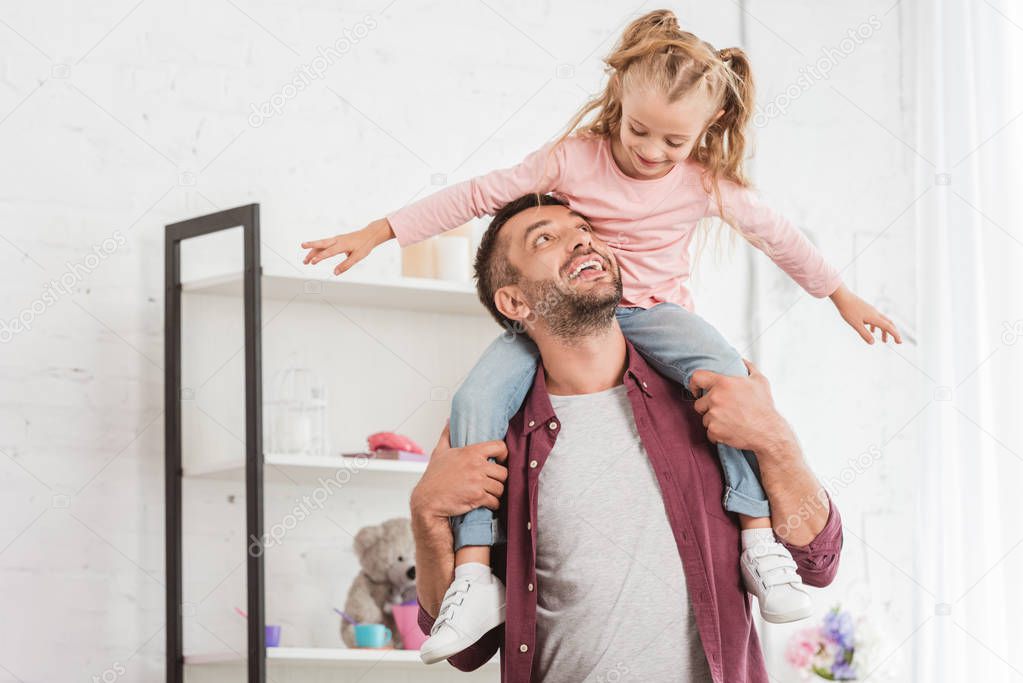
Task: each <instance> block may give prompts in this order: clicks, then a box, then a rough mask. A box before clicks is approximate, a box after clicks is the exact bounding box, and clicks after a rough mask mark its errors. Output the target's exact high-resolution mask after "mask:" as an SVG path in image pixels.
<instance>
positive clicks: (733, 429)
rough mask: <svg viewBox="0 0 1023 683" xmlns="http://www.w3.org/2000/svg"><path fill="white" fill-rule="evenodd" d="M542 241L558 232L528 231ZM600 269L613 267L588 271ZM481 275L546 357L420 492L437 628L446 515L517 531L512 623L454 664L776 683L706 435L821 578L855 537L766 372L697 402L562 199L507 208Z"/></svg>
mask: <svg viewBox="0 0 1023 683" xmlns="http://www.w3.org/2000/svg"><path fill="white" fill-rule="evenodd" d="M537 233H543V234H544V235H546V236H547V239H544V240H534V239H527V237H529V236H532V235H536V234H537ZM541 243H542V244H543V248H538V247H537V245H538V244H541ZM594 258H597V259H599V260H600V261H601V264H602V268H600V269H592V271H591V272H589V273H588V274H587V276H586V277H585V278H581V277H572V273H573V271H574V266H575V264H577V263H581V262H583V261H585V260H592V259H594ZM476 265H477V275H478V286H479V289H480V298H481V300H483V302H484V303H485V304H486V305H487V307H488V308H489V309H490V311H491V313H492V314H493V315H494V316H495V318H497V319H498V320H499V321H505V322H507V321H512V322H514V323H516V324H520V325H522V326H523V327H524V329H525V330H526V331H527V332H528V334H529V335H530V337H531V338H532V340H533V341H534V342H536V345H537V347H538V348H539V351H540V361H539V365H538V371H537V374H536V379H535V381H534V384H533V387H532V389H531V391H530V393H529V396H528V397H527V399H526V402H525V404H524V405H523V407H522V409H521V410H520V411H519V413H518V414H516V416H515V417H514V418H513V419H512V421H511V423H509V427H508V434H507V436H506V437H505V441H504V443H502V442H488V443H485V444H475V445H472V446H468V447H466V448H461V449H452V448H450V446H449V445H448V442H447V431H446V430H445V433H444V434H442V436H441V441H440V443H439V444H438V445H437V448H436V449H435V451H434V453H433V456H432V458H431V461H430V464H429V466H428V467H427V470H426V472H425V473H424V475H423V477H422V479H421V480H420V482H419V484H418V485H417V486H416V488H415V490H414V491H413V493H412V497H411V499H410V507H411V513H412V523H413V532H414V534H415V538H416V554H417V557H416V571H417V574H416V579H417V580H416V585H417V590H418V593H419V600H420V613H419V617H420V626H421V627H422V628H423V630H424V631H426V632H428V631H429V630H430V629H431V627H432V625H433V623H434V620H435V616H434V615H436V614H437V611H438V608H439V606H440V605H441V603H442V599H443V597H444V593H445V590H446V589H447V587H448V586H449V585H450V584H451V583H452V578H453V573H454V572H453V563H454V554H453V551H452V536H451V530H450V526H449V523H448V518H449V517H450V516H452V515H457V514H462V513H464V512H466V511H467V510H470V509H473V508H476V507H479V506H480V505H485V506H487V507H490V508H492V509H499V510H500V512H499V519H500V524H501V527H502V528H503V529H504V530H505V538H506V543H505V544H498V545H496V546H495V547H494V548H493V551H492V565H493V571H494V573H495V575H497V576H498V577H499V578H501V579H502V581H503V582H504V585H505V586H506V599H507V607H506V614H507V617H506V622H505V623H504V624H503V625H501V626H498V627H497V628H494V629H492V630H491V631H489V632H488V633H487V634H486V635H485V636H484V637H483V638H481V639H480V640H479V641H477V642H476V643H474V644H473V645H472V646H471V647H470V648H468V649H467V650H464V651H462V652H460V653H458V654H457V655H455V656H453V657H451V658H449V660H448V661H449V662H450V663H451V664H452V665H454V666H455V667H457V668H459V669H461V670H465V671H469V670H472V669H475V668H477V667H479V666H480V665H482V664H483V663H484V662H486V661H487V660H488V659H490V658H491V657H492V656H493V654H494V653H495V652H496V651H498V650H499V649H500V651H501V680H502V681H504V682H505V683H524V682H526V681H540V680H551V681H582V680H639V681H707V680H713V681H719V682H722V683H737V682H740V681H751V682H756V683H760V682H766V681H767V672H766V669H765V667H764V661H763V657H762V654H761V651H760V646H759V642H758V640H757V635H756V631H755V630H754V628H753V624H752V619H751V612H750V600H749V597H748V595H747V594H746V592H745V590H744V589H743V582H742V579H741V577H740V562H739V554H740V543H739V528H738V524H737V520H736V519H735V517H734V516H733V515H732V514H731V513H728V512H726V511H725V510H724V509H723V508H722V507H721V503H720V492H721V490H722V488H723V479H722V474H721V470H720V466H719V464H718V460H717V457H716V456H715V452H714V449H713V448H712V446H711V444H710V442H709V441H708V437H709V438H710V439H711V440H713V441H723V442H725V443H729V444H731V445H733V446H735V447H737V448H741V449H746V450H750V451H752V452H753V453H755V454H756V456H757V460H758V463H759V467H760V471H761V477H762V479H763V486H764V489H765V490H766V492H767V495H768V498H769V500H770V503H771V509H772V523H773V525H774V527H775V532H776V534H777V536H778V538H779V539H781V540H782V541H783V542H784V543H785V545H786V547H788V549H789V551H790V552H791V553H792V557H793V558H794V559H795V560H796V564H797V567H798V570H797V571H798V573H799V575H800V576H801V577H802V579H803V581H804V582H805V583H806V584H809V585H813V586H824V585H827V584H828V583H830V582H831V580H832V578H833V577H834V574H835V572H836V570H837V568H838V557H839V554H840V552H841V546H842V532H841V520H840V517H839V514H838V510H837V509H836V508H835V507H834V505H833V504H832V503H831V501H830V500H829V498H828V497H827V495H826V494H825V493H824V492H823V489H822V488H821V487H820V484H819V483H818V482H817V480H816V478H815V477H814V475H813V473H812V472H811V471H810V470H809V468H808V467H807V466H806V464H805V462H804V461H803V458H802V454H801V452H800V449H799V445H798V443H797V441H796V438H795V435H794V434H793V433H792V430H791V429H790V428H789V426H788V424H787V423H786V422H785V420H784V419H783V418H782V417H781V416H780V415H779V414H778V412H777V411H776V410H775V408H774V406H773V402H772V400H771V395H770V390H769V388H768V386H767V381H766V379H765V378H764V377H763V375H761V374H760V373H759V372H758V371H757V370H756V368H754V367H753V366H752V365H750V376H749V377H725V376H720V375H715V374H713V373H709V372H705V371H700V372H697V373H695V374H694V376H693V380H692V381H693V385H694V386H693V387H691V389H692V390H693V391H694V392H696V393H701V392H702V395H701V398H700V399H699V400H697V401H695V403H694V402H692V401H689V400H686V398H685V396H684V392H682V391H681V390H680V388H679V387H678V385H676V384H674V383H672V382H671V381H670V380H668V379H666V378H664V377H662V376H661V375H659V374H657V373H656V372H655V371H653V370H652V369H651V368H650V366H649V365H648V364H647V363H646V361H645V360H644V359H643V358H642V356H640V355H639V354H638V353H637V352H636V351H635V349H633V348H632V346H631V344H629V342H628V341H627V340H626V339H625V337H624V336H623V335H622V332H621V330H620V329H619V327H618V324H617V322H616V319H615V306H616V304H617V303H618V301H619V299H620V296H621V275H620V273H619V271H618V267H617V264H616V263H615V260H614V256H613V253H612V252H611V251H610V250H609V249H608V248H607V247H606V246H605V245H604V244H603V243H601V242H600V241H599V240H598V239H596V238H595V237H594V236H593V234H592V233H591V232H590V231H589V229H588V224H586V222H585V219H584V218H583V217H581V216H579V215H577V214H575V213H573V212H572V211H571V210H570V209H569V208H568V207H567V206H566V205H564V204H562V203H561V202H559V201H558V200H556V199H554V198H552V197H538V196H536V195H529V196H526V197H523V198H521V199H519V200H516V201H515V202H512V203H511V204H509V205H508V206H507V207H505V208H504V209H502V210H501V211H500V212H499V213H498V214H497V215H496V216H495V217H494V220H493V222H492V223H491V225H490V227H489V229H488V231H487V234H486V235H485V236H484V239H483V242H482V243H481V247H480V252H479V254H478V255H477V264H476ZM700 414H702V415H703V419H702V425H701V424H700V421H701V420H700ZM488 458H496V459H497V460H499V461H501V462H504V463H506V466H507V469H504V468H502V467H501V466H500V465H498V464H496V463H494V462H490V461H489V460H488ZM781 571H791V570H788V569H785V568H781ZM449 602H450V601H449Z"/></svg>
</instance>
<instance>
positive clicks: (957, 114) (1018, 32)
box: [906, 0, 1023, 683]
mask: <svg viewBox="0 0 1023 683" xmlns="http://www.w3.org/2000/svg"><path fill="white" fill-rule="evenodd" d="M906 9H907V15H908V17H907V19H908V20H909V23H908V25H909V26H911V27H912V29H911V31H910V33H911V34H912V36H911V37H912V40H915V41H916V45H915V49H913V50H912V52H911V53H912V54H913V55H914V57H913V60H912V62H913V63H912V65H911V68H910V70H909V71H910V73H911V74H912V76H913V78H912V82H913V83H914V84H915V88H916V93H915V94H916V96H915V97H914V98H913V101H914V108H915V114H914V115H915V119H916V131H917V138H916V139H915V140H914V141H913V143H914V144H913V145H912V147H913V148H914V151H915V153H916V154H917V157H918V159H919V166H918V173H917V181H918V183H919V185H918V193H922V196H920V197H919V199H918V200H917V202H916V204H915V210H916V218H917V230H918V245H919V254H918V260H917V264H916V266H917V269H918V270H917V272H918V283H919V287H918V297H919V298H918V302H917V310H918V315H917V326H918V329H917V332H918V335H917V336H918V339H919V349H918V350H919V356H918V358H917V359H916V362H917V363H918V364H919V367H920V370H921V375H922V378H923V379H922V382H923V383H924V384H925V385H926V389H925V393H926V395H925V396H924V400H926V399H927V396H929V397H930V403H928V404H927V408H926V410H925V413H924V414H923V415H921V418H920V422H919V424H920V427H921V439H920V443H921V444H922V448H921V453H920V457H919V461H918V462H919V468H918V469H919V473H920V482H919V483H920V486H919V489H918V492H917V494H916V495H918V496H919V506H918V510H919V513H920V514H919V519H918V526H917V529H918V535H917V548H916V550H917V553H916V557H917V565H916V567H915V572H914V574H915V578H916V579H917V581H918V583H919V585H920V586H921V588H920V590H919V592H918V598H919V599H918V600H917V601H916V606H917V610H916V615H915V619H914V623H915V624H916V630H915V631H914V632H913V633H912V634H907V635H906V643H907V645H908V644H909V643H912V645H913V653H914V657H913V661H914V673H915V680H917V681H928V682H929V683H930V682H938V683H943V682H946V681H948V682H955V683H960V682H963V681H977V682H978V683H979V682H981V681H983V682H984V683H1002V682H1009V681H1013V682H1016V683H1018V682H1019V681H1023V628H1021V626H1020V623H1021V619H1023V522H1021V515H1020V514H1019V512H1020V502H1021V501H1023V438H1021V437H1023V429H1021V424H1023V400H1021V395H1023V389H1021V388H1020V384H1021V383H1023V161H1021V159H1023V67H1021V62H1023V8H1021V7H1020V4H1019V3H1018V2H1015V1H1014V0H991V1H990V2H987V1H984V0H915V1H913V2H910V3H907V5H906Z"/></svg>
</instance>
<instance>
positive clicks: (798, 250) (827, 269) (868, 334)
mask: <svg viewBox="0 0 1023 683" xmlns="http://www.w3.org/2000/svg"><path fill="white" fill-rule="evenodd" d="M719 187H720V190H721V198H722V203H723V204H724V213H725V215H724V217H723V218H724V220H726V221H727V222H728V223H729V224H731V225H732V227H734V228H735V229H736V230H737V231H738V232H739V234H741V235H742V236H743V237H744V238H745V239H746V240H747V241H749V243H750V244H752V245H753V246H754V247H756V248H757V249H759V250H760V251H762V252H764V253H765V254H766V255H767V256H768V257H769V258H770V259H771V260H772V261H774V262H775V264H777V265H778V267H779V268H781V269H782V270H784V271H785V272H786V273H788V275H789V277H791V278H792V279H793V280H795V281H796V282H797V283H799V285H800V286H801V287H802V288H803V289H805V290H806V291H807V292H809V293H810V294H812V295H813V296H815V297H818V298H823V297H825V296H826V297H829V298H830V299H831V301H832V302H833V303H834V304H835V308H837V309H838V312H839V314H840V315H841V316H842V319H843V320H845V321H846V322H847V323H849V325H850V326H851V327H852V328H853V329H854V330H856V333H857V334H859V335H860V337H862V338H863V340H864V341H865V342H867V343H868V344H873V343H874V333H875V331H876V330H881V339H882V341H884V342H887V341H888V337H889V336H890V337H891V338H892V339H893V340H894V341H895V343H897V344H901V343H902V335H901V334H899V331H898V329H897V328H896V327H895V323H893V322H892V321H891V320H890V319H888V318H887V317H885V316H884V315H882V314H881V313H879V312H878V310H877V309H876V308H874V307H873V306H871V305H870V304H869V303H867V302H866V301H864V300H863V299H861V298H860V297H858V296H856V294H854V293H853V292H852V291H851V290H850V289H849V288H848V287H846V286H845V285H844V284H843V283H842V278H841V276H840V274H839V272H838V270H837V269H836V268H835V267H834V266H832V265H831V264H830V263H828V262H827V261H826V260H825V259H824V256H823V255H822V254H821V253H820V251H819V250H818V249H817V247H815V246H814V245H813V243H812V242H810V240H809V239H807V237H806V235H804V234H803V232H802V231H801V230H800V229H799V228H797V227H796V226H795V225H793V224H792V222H791V221H789V220H788V219H787V218H785V216H783V215H781V214H780V213H779V212H777V211H775V210H774V209H772V208H771V207H769V206H767V205H766V204H764V203H763V202H762V201H761V200H760V198H759V196H757V194H756V193H755V192H754V191H753V190H752V189H750V188H748V187H743V186H741V185H738V184H737V183H734V182H732V181H728V180H721V181H719ZM708 214H709V215H712V216H719V217H720V212H719V211H718V210H717V205H716V202H715V201H714V198H713V197H711V198H710V203H709V205H708Z"/></svg>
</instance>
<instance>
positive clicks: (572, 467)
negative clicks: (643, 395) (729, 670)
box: [534, 385, 711, 683]
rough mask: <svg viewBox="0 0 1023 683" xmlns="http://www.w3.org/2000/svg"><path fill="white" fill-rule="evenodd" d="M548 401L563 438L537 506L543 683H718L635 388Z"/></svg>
mask: <svg viewBox="0 0 1023 683" xmlns="http://www.w3.org/2000/svg"><path fill="white" fill-rule="evenodd" d="M550 399H551V405H552V406H553V407H554V412H555V413H557V415H558V418H559V419H560V421H561V432H560V434H558V438H557V442H556V443H555V445H554V448H553V449H552V450H551V453H550V455H549V456H548V458H547V461H546V463H545V464H544V466H543V470H541V472H540V483H539V498H538V500H537V527H536V528H537V548H536V580H537V610H536V636H537V637H536V647H537V653H536V658H535V660H534V666H535V667H536V669H535V672H536V673H537V674H538V680H541V681H559V682H560V681H573V682H574V681H588V682H592V683H616V682H624V681H643V682H651V683H652V682H659V681H672V682H689V681H691V682H694V683H695V682H697V681H699V682H701V683H702V682H704V681H710V680H711V675H710V670H709V669H708V666H707V658H706V655H705V654H704V652H703V646H702V644H701V642H700V634H699V632H698V631H697V628H696V620H695V617H694V615H693V612H692V607H691V603H690V600H689V591H688V590H687V589H686V580H685V574H684V573H683V571H682V560H681V559H680V558H679V553H678V547H677V546H676V544H675V538H674V536H673V535H672V531H671V526H670V525H669V523H668V517H667V513H666V512H665V509H664V502H663V499H662V498H661V490H660V487H659V485H658V483H657V478H656V476H655V475H654V472H653V469H652V468H651V466H650V461H649V459H648V458H647V454H646V450H645V449H644V448H643V444H642V442H641V441H640V437H639V432H638V431H637V429H636V422H635V418H634V416H633V413H632V406H631V405H630V404H629V399H628V396H627V394H626V389H625V386H624V385H619V386H617V387H614V388H612V389H608V390H607V391H601V392H598V393H595V394H582V395H576V396H554V395H551V397H550Z"/></svg>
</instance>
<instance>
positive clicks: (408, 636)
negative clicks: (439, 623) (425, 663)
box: [391, 600, 428, 650]
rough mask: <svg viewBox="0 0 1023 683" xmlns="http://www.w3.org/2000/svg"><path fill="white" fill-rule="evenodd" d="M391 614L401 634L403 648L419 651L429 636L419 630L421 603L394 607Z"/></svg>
mask: <svg viewBox="0 0 1023 683" xmlns="http://www.w3.org/2000/svg"><path fill="white" fill-rule="evenodd" d="M391 609H392V612H391V614H392V615H393V616H394V623H395V624H396V625H397V626H398V633H400V634H401V643H402V647H403V648H404V649H406V650H418V649H419V648H420V647H422V646H423V643H425V642H426V639H427V637H428V636H427V635H426V634H425V633H423V631H422V629H420V628H419V603H418V602H416V601H415V600H413V601H410V602H406V603H403V604H401V605H393V606H392V608H391Z"/></svg>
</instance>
